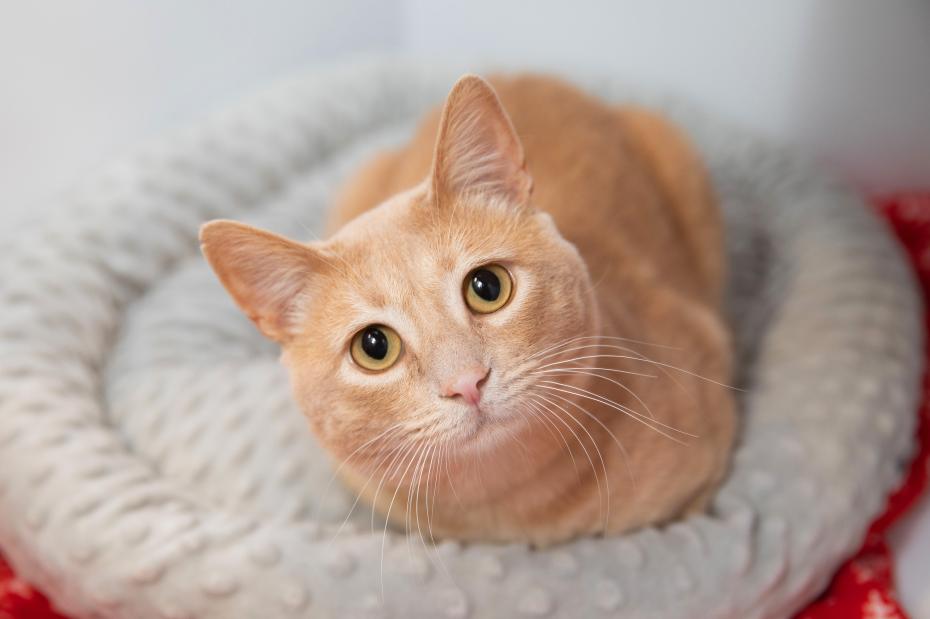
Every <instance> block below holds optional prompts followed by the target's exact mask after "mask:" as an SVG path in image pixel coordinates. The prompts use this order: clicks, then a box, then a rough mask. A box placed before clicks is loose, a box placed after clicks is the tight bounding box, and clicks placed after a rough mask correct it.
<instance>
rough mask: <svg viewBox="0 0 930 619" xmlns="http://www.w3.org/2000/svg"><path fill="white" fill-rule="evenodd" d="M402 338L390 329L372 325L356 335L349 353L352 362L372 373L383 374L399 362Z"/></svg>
mask: <svg viewBox="0 0 930 619" xmlns="http://www.w3.org/2000/svg"><path fill="white" fill-rule="evenodd" d="M400 348H401V344H400V336H399V335H397V332H396V331H394V329H392V328H390V327H386V326H384V325H370V326H368V327H365V328H364V329H362V330H361V331H359V332H358V333H356V334H355V336H354V337H353V338H352V345H351V347H350V348H349V352H350V354H351V355H352V360H353V361H355V363H357V364H358V365H359V366H361V367H363V368H365V369H366V370H370V371H372V372H381V371H384V370H386V369H388V368H389V367H391V366H392V365H394V363H395V362H397V358H398V357H399V356H400Z"/></svg>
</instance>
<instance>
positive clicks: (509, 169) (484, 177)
mask: <svg viewBox="0 0 930 619" xmlns="http://www.w3.org/2000/svg"><path fill="white" fill-rule="evenodd" d="M430 182H431V189H432V192H433V195H434V196H435V197H436V199H437V201H438V202H439V203H440V204H441V203H443V202H451V201H452V200H454V199H455V198H456V197H457V196H461V195H462V194H464V193H474V194H478V195H492V196H498V197H502V198H504V199H505V200H507V201H508V202H509V203H511V204H514V205H518V206H522V205H525V204H527V203H528V202H529V198H530V193H531V192H532V189H533V179H532V178H531V177H530V175H529V173H528V172H527V171H526V159H525V157H524V154H523V145H522V144H520V139H519V138H518V137H517V132H516V131H515V130H514V128H513V124H512V123H511V122H510V118H509V117H508V116H507V113H506V112H505V111H504V108H503V106H502V105H501V102H500V100H499V99H498V98H497V94H496V93H495V92H494V89H493V88H492V87H491V85H490V84H488V83H487V82H486V81H484V80H483V79H481V78H480V77H478V76H476V75H466V76H464V77H462V78H461V79H459V81H457V82H456V83H455V86H453V87H452V91H451V92H450V93H449V96H448V97H447V98H446V103H445V106H443V109H442V118H441V120H440V122H439V135H438V136H437V138H436V150H435V152H434V155H433V170H432V177H431V179H430Z"/></svg>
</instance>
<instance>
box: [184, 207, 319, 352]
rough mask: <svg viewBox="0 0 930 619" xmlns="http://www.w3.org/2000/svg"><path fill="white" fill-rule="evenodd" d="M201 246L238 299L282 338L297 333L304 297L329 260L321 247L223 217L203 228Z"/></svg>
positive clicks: (262, 327)
mask: <svg viewBox="0 0 930 619" xmlns="http://www.w3.org/2000/svg"><path fill="white" fill-rule="evenodd" d="M200 248H201V251H202V252H203V255H204V257H206V259H207V262H209V263H210V266H211V267H213V271H214V272H215V273H216V276H217V277H218V278H219V280H220V283H222V284H223V286H224V287H225V288H226V290H227V291H228V292H229V295H230V296H231V297H232V298H233V300H234V301H235V302H236V305H238V306H239V308H240V309H241V310H242V311H243V312H244V313H245V315H246V316H248V317H249V318H250V319H251V320H252V322H254V323H255V326H256V327H258V329H259V331H261V332H262V333H263V334H264V335H265V337H267V338H269V339H272V340H274V341H276V342H278V343H281V344H285V343H286V342H287V341H288V340H289V339H290V338H291V337H292V336H293V335H294V334H295V332H296V330H297V328H298V327H299V323H300V315H301V313H302V310H303V308H302V302H304V301H305V297H306V295H307V293H308V292H309V291H310V289H311V288H312V286H313V281H314V278H315V277H316V276H318V275H319V274H320V273H322V272H323V271H324V270H325V269H326V266H327V260H326V259H325V258H323V256H322V253H321V250H320V249H319V248H317V247H314V246H312V245H308V244H304V243H297V242H295V241H291V240H290V239H286V238H284V237H283V236H278V235H277V234H272V233H271V232H266V231H265V230H259V229H258V228H253V227H252V226H248V225H246V224H241V223H238V222H235V221H227V220H223V219H218V220H214V221H210V222H207V223H205V224H204V225H203V226H202V227H201V228H200Z"/></svg>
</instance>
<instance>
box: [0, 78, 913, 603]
mask: <svg viewBox="0 0 930 619" xmlns="http://www.w3.org/2000/svg"><path fill="white" fill-rule="evenodd" d="M456 76H457V72H456V71H453V70H451V69H449V70H437V69H427V68H425V67H423V66H418V65H415V64H410V63H399V62H378V63H364V64H358V65H352V66H343V67H339V68H337V69H334V70H329V71H320V72H316V73H313V74H311V75H308V76H305V77H301V78H298V79H294V80H291V81H288V82H285V83H281V84H280V85H278V86H276V87H273V88H272V89H270V90H269V91H267V92H265V93H263V94H260V95H258V96H257V97H255V98H253V99H252V100H250V101H247V102H245V103H243V104H241V105H239V106H237V107H234V108H232V109H229V110H226V111H225V112H223V113H220V114H219V115H217V116H216V117H215V118H213V119H211V120H209V121H208V122H206V123H204V124H202V125H200V126H197V127H194V128H192V129H191V130H189V131H188V132H186V133H184V134H181V135H177V136H174V137H172V138H170V139H168V140H166V141H164V142H161V143H158V144H154V145H151V146H149V147H147V148H145V149H143V150H142V151H140V152H139V153H138V154H136V155H135V156H133V157H130V158H127V159H126V160H125V161H124V162H122V163H119V164H117V165H115V166H113V167H112V168H109V169H107V170H104V171H101V172H100V173H99V174H98V175H97V176H96V177H95V178H93V179H90V180H89V181H88V182H87V183H86V184H85V185H84V186H83V187H82V188H80V189H78V190H76V191H75V192H74V193H73V194H71V195H70V196H68V197H66V198H64V199H63V200H62V202H63V204H61V206H60V208H59V209H58V210H57V211H56V212H55V213H54V215H53V216H48V217H45V218H44V219H43V220H42V222H41V223H38V224H36V226H34V227H33V228H30V229H27V230H23V231H22V232H21V233H18V234H17V235H16V236H15V239H13V241H12V242H11V244H10V245H9V247H7V248H5V251H4V258H3V261H2V262H0V307H2V313H0V546H2V548H3V550H4V553H5V554H6V555H7V557H8V558H9V560H10V562H11V563H12V564H13V566H14V567H15V569H16V570H17V572H18V573H20V574H21V575H22V576H23V577H24V578H26V579H28V580H30V581H32V582H35V583H36V584H37V585H38V586H39V587H40V588H42V589H43V590H44V591H46V592H48V594H49V595H50V597H51V598H52V600H53V601H54V602H55V604H56V605H57V606H58V607H59V608H60V609H62V610H63V611H65V612H67V613H68V614H71V615H73V616H75V617H108V618H109V617H122V618H132V619H148V618H153V619H154V618H162V619H183V618H192V619H193V618H199V619H209V618H229V617H236V618H251V617H261V618H267V617H281V618H287V617H315V618H320V617H323V618H327V617H339V618H343V617H365V618H377V617H384V618H407V617H431V618H433V617H450V618H452V617H476V618H481V617H523V616H525V617H565V618H569V617H637V618H656V619H658V618H681V619H685V618H694V617H701V618H703V619H715V618H730V617H732V618H748V619H752V618H757V617H758V618H762V617H765V618H768V617H786V616H789V615H790V614H791V613H792V612H794V611H796V610H797V609H799V608H800V607H802V606H803V605H804V603H805V602H807V601H809V600H810V599H811V598H812V597H814V596H815V595H816V594H817V593H818V592H820V591H821V590H822V589H823V588H824V587H825V586H826V584H827V582H828V581H829V579H830V576H831V575H832V573H833V572H834V570H835V569H836V567H837V566H838V565H839V564H840V563H841V561H842V560H843V559H844V558H845V557H847V556H849V555H850V554H851V553H852V552H854V551H855V550H856V549H857V548H858V546H859V544H860V543H861V542H862V540H863V536H864V534H865V532H866V529H867V527H868V525H869V523H870V521H871V520H872V519H873V518H874V517H875V516H876V515H877V514H878V513H879V511H880V510H881V508H882V506H883V504H884V501H885V498H886V496H887V494H888V492H889V491H890V490H891V489H892V488H893V487H894V485H895V483H896V482H897V481H898V480H899V478H900V476H901V474H902V467H903V465H904V464H905V463H906V461H907V458H908V456H909V455H910V453H911V450H912V438H913V436H914V432H913V430H914V427H913V426H914V422H915V419H914V415H913V410H914V407H915V406H916V403H917V397H918V384H919V375H920V371H921V367H922V364H921V358H922V356H921V353H922V343H923V330H922V324H921V320H920V317H921V308H920V302H919V300H918V296H917V293H916V288H915V284H914V281H913V278H912V275H911V273H910V271H909V269H908V267H907V266H906V263H905V262H904V260H903V258H902V254H901V252H900V250H899V249H898V247H897V246H896V245H895V243H894V242H893V241H892V239H891V237H890V235H889V233H888V231H887V229H886V228H885V225H884V224H883V223H882V222H880V221H879V220H878V219H877V218H876V217H875V216H874V214H873V213H871V212H870V211H869V210H868V209H867V208H866V207H865V205H864V204H863V202H862V200H861V199H860V198H859V197H858V196H857V195H856V194H854V193H853V192H851V191H849V190H848V189H846V188H845V187H843V186H842V185H841V184H838V183H836V182H834V181H833V180H831V179H830V178H828V177H826V176H824V175H823V174H822V173H820V172H818V171H817V170H816V169H815V167H814V166H812V165H811V164H810V163H809V162H808V161H806V160H804V159H803V158H799V157H798V156H797V155H794V154H791V153H787V152H784V151H782V150H781V149H779V148H776V147H773V146H771V145H769V144H767V143H765V142H763V141H759V140H757V139H756V138H754V137H752V136H747V135H745V134H744V133H742V132H741V131H739V130H736V129H733V128H732V127H730V126H728V125H727V124H725V123H720V122H718V121H716V120H714V119H713V118H711V117H708V116H707V115H705V114H704V113H702V112H699V111H697V110H694V109H692V108H690V107H688V106H686V105H683V104H681V103H680V102H675V101H671V102H670V101H666V100H663V99H661V98H650V97H648V96H643V95H640V94H637V93H635V92H631V91H628V90H626V89H625V88H623V87H622V86H621V85H620V84H618V83H616V82H615V80H611V79H595V78H587V79H586V80H584V81H583V83H584V85H585V86H586V87H587V88H590V89H591V90H592V91H594V92H596V93H598V94H600V95H602V96H604V97H607V98H609V99H612V100H616V101H618V102H620V101H630V100H635V101H639V102H642V101H647V102H651V103H655V104H657V105H659V106H660V107H663V108H664V109H665V110H666V111H667V112H668V113H669V114H670V115H671V116H672V117H673V118H675V119H676V120H678V121H679V122H680V123H681V124H682V125H683V126H684V127H685V128H686V129H687V131H688V132H689V133H690V134H691V136H692V138H693V139H694V140H695V142H696V144H697V145H698V147H699V149H700V150H701V152H702V154H703V156H704V157H705V159H706V161H707V164H708V166H709V168H710V170H711V173H712V176H713V179H714V183H715V186H716V189H717V192H718V194H719V196H720V200H721V203H722V206H723V208H724V211H725V215H726V219H727V227H728V234H729V240H728V251H729V257H730V264H731V281H730V287H729V290H730V293H729V312H730V314H731V317H732V323H733V325H734V329H735V331H736V340H737V348H738V355H739V368H740V375H739V377H738V381H739V385H740V386H741V387H742V388H744V389H745V391H744V392H741V393H740V405H741V411H742V412H741V415H742V423H743V425H742V435H741V437H740V442H739V445H738V447H737V449H736V452H735V455H734V460H733V470H732V472H731V474H730V476H729V478H728V479H727V481H726V483H725V485H724V487H723V488H722V490H721V492H720V493H719V496H718V497H717V499H716V500H715V501H714V504H713V509H712V511H711V513H710V514H708V515H703V516H695V517H692V518H689V519H687V520H686V521H683V522H681V523H677V524H674V525H672V526H669V527H666V528H664V529H652V528H650V529H646V530H642V531H639V532H636V533H633V534H630V535H627V536H622V537H614V538H608V539H582V540H578V541H575V542H572V543H567V544H563V545H560V546H557V547H554V548H551V549H547V550H544V551H533V550H530V549H528V548H526V547H525V546H522V545H502V546H492V545H480V544H476V545H467V546H463V545H460V544H457V543H453V542H444V543H441V544H439V545H438V546H435V547H426V546H425V545H424V544H422V543H421V542H420V541H418V540H411V539H410V538H407V537H405V536H404V535H403V534H401V533H397V532H392V531H389V532H388V534H387V535H386V536H384V535H382V528H381V526H380V522H376V524H375V526H374V528H372V526H371V524H370V520H369V515H368V514H366V513H364V511H363V510H360V509H356V511H355V515H354V516H353V517H351V518H350V519H349V520H348V523H347V524H346V525H345V526H341V523H342V522H343V518H344V516H345V514H346V512H347V511H348V509H349V507H350V506H351V505H352V497H350V496H348V495H347V494H346V493H345V491H344V490H342V489H341V488H340V487H339V484H338V483H333V484H330V483H329V481H330V479H331V475H332V467H331V465H330V464H329V463H328V461H327V459H326V457H325V456H324V455H323V454H322V453H321V450H320V448H319V447H318V446H317V445H316V443H315V442H314V440H313V438H312V436H311V435H310V432H309V430H308V428H307V427H306V425H305V423H304V421H303V419H302V417H301V415H300V413H299V412H298V411H297V409H296V406H295V405H294V404H293V403H292V402H291V400H290V393H289V389H288V385H287V377H286V375H285V372H284V370H283V368H282V367H280V365H279V364H278V361H277V351H276V350H275V347H274V346H273V345H271V344H269V343H266V342H264V341H263V340H262V339H261V337H260V336H259V335H258V334H257V333H256V332H255V330H254V329H253V328H252V327H251V325H250V323H248V321H247V320H246V319H245V318H244V317H242V316H241V315H240V313H239V312H238V311H237V310H236V309H235V308H234V307H233V306H232V304H231V302H230V301H229V300H228V298H227V296H226V295H225V293H224V292H223V291H222V290H221V288H220V286H219V285H218V284H217V283H216V282H215V281H214V278H213V276H212V274H211V273H210V272H209V271H208V269H207V268H206V266H205V265H204V263H203V261H202V259H201V258H200V256H199V252H198V248H197V240H196V235H197V228H198V226H199V224H200V223H201V222H203V221H205V220H208V219H211V218H215V217H230V218H236V219H242V220H245V221H249V222H251V223H255V224H257V225H262V226H265V227H268V228H271V229H273V230H275V231H278V232H281V233H284V234H288V235H291V236H294V237H302V238H310V237H312V236H314V235H315V233H317V231H319V230H320V224H321V221H322V218H323V214H324V212H325V210H326V208H327V205H328V203H329V202H330V201H331V198H332V193H333V191H334V189H336V188H337V187H338V184H339V183H340V182H341V180H342V179H343V178H344V176H345V174H346V173H347V171H349V170H350V169H351V168H352V166H354V165H357V163H358V162H360V161H361V160H362V159H363V158H364V157H365V156H367V155H369V154H370V153H372V152H373V151H374V150H377V149H378V148H380V147H382V146H383V145H385V144H389V143H393V142H396V141H397V140H400V139H402V138H403V137H404V136H405V135H407V134H408V132H409V130H410V127H411V126H412V123H413V122H414V121H415V120H416V119H417V118H418V117H419V115H420V114H422V113H423V111H424V110H425V109H427V107H428V106H430V105H434V104H436V103H438V102H440V101H441V100H442V97H443V96H444V95H445V94H446V92H447V91H448V89H449V87H450V86H451V84H452V83H453V81H454V79H455V77H456ZM579 208H581V205H580V206H579ZM382 557H383V570H382Z"/></svg>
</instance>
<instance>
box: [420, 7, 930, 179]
mask: <svg viewBox="0 0 930 619" xmlns="http://www.w3.org/2000/svg"><path fill="white" fill-rule="evenodd" d="M403 3H404V7H405V18H404V24H405V28H406V31H405V37H404V42H405V47H406V48H407V49H408V50H410V51H411V52H413V53H414V54H423V55H428V56H429V57H432V58H435V57H437V56H441V55H448V56H450V57H454V58H463V57H464V58H481V59H489V60H503V61H519V62H528V63H531V64H534V65H538V66H543V67H560V68H563V69H569V70H570V69H571V68H573V67H583V68H584V69H591V68H597V69H602V70H604V71H609V72H612V73H614V74H617V75H621V76H624V77H627V78H629V80H630V82H631V83H634V84H641V83H642V84H649V85H652V86H657V87H660V88H663V89H668V90H670V91H674V92H680V93H683V94H686V95H688V96H690V97H691V98H692V99H694V100H697V101H699V102H702V103H705V104H706V105H707V106H709V107H711V108H713V109H716V110H719V111H721V112H722V113H724V114H725V115H726V116H727V117H729V118H733V119H736V120H739V121H742V122H744V123H746V124H748V125H750V126H753V127H756V128H758V129H759V130H761V131H764V132H766V133H769V134H771V135H774V136H776V137H779V138H781V139H784V140H789V141H793V142H796V143H799V144H801V145H803V146H805V147H809V148H811V149H813V150H815V151H817V152H819V153H822V154H823V155H824V156H826V157H828V158H829V159H830V160H832V161H834V162H835V163H836V164H837V165H838V166H839V167H840V168H841V169H842V170H844V171H845V173H847V174H848V175H850V176H852V177H853V178H854V179H855V180H857V181H859V182H860V183H861V184H862V185H863V186H864V187H865V188H867V189H877V190H888V189H893V188H901V187H907V186H923V187H930V2H927V0H880V1H876V0H817V1H816V2H811V1H810V0H778V1H777V2H750V1H746V0H712V1H710V0H704V1H702V2H694V1H693V0H663V1H653V0H619V1H616V2H599V1H597V0H573V1H572V2H562V1H558V0H536V1H534V2H503V1H501V0H471V1H470V2H457V3H449V2H435V1H433V0H403Z"/></svg>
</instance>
